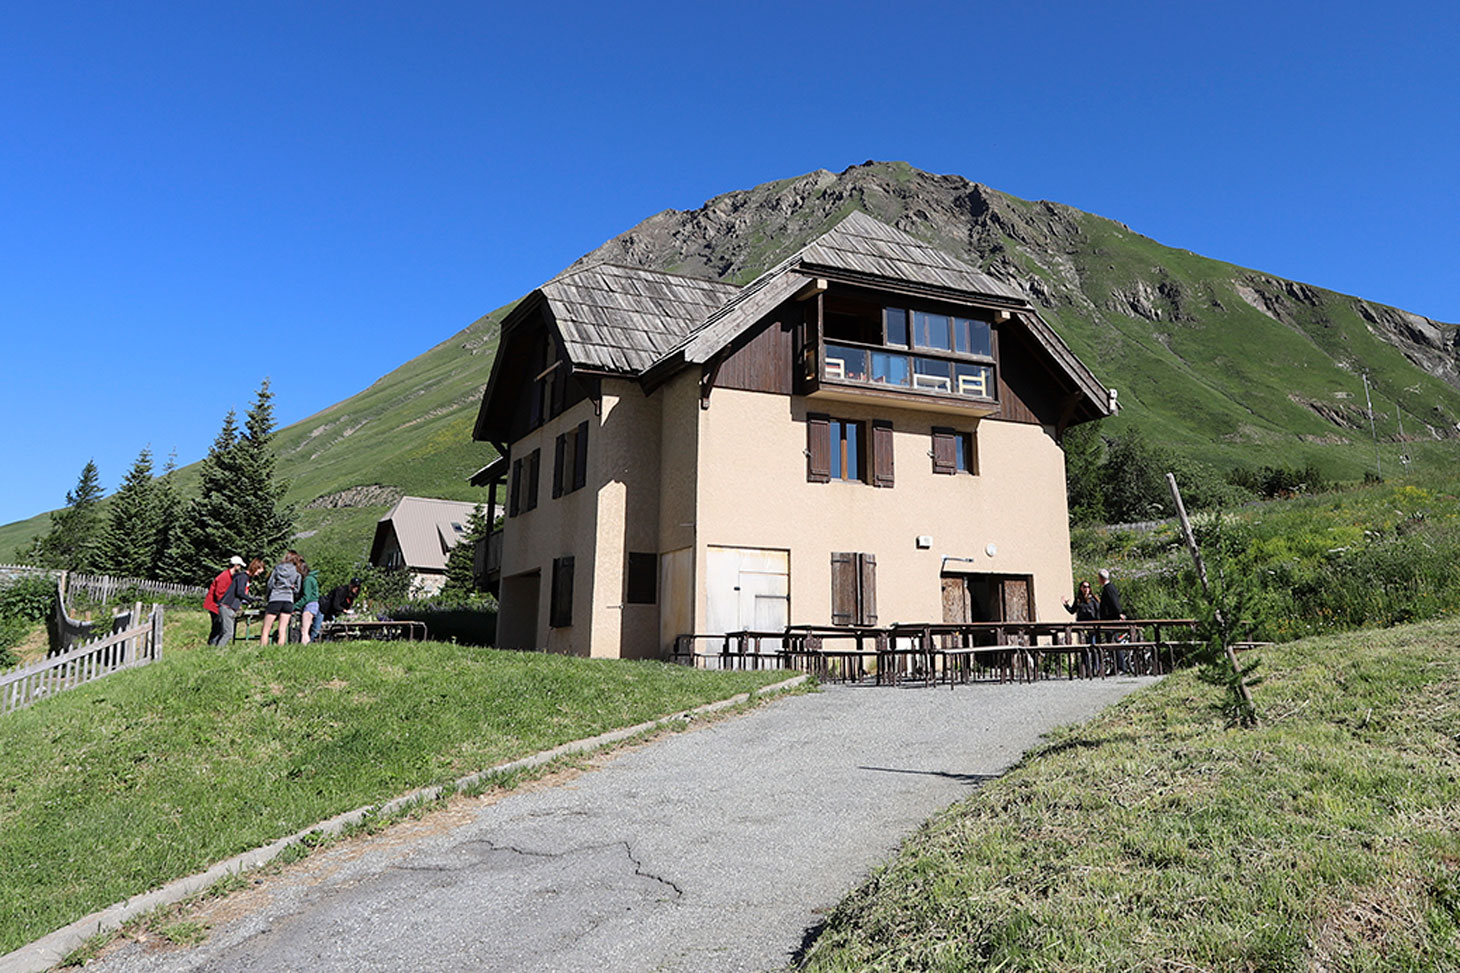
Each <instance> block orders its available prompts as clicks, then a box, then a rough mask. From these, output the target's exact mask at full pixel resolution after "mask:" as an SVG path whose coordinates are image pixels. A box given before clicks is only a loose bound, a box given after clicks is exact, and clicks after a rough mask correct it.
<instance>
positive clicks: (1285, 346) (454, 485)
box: [0, 162, 1460, 560]
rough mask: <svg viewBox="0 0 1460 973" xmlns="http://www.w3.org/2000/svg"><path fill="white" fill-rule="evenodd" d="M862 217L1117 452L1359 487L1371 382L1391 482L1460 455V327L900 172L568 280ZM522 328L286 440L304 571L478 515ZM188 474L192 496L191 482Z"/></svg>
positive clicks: (797, 234)
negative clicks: (1028, 345) (1008, 338)
mask: <svg viewBox="0 0 1460 973" xmlns="http://www.w3.org/2000/svg"><path fill="white" fill-rule="evenodd" d="M853 209H861V210H864V211H865V212H867V213H869V214H871V215H872V216H875V217H877V218H878V219H880V220H882V221H884V222H886V223H889V224H891V225H893V226H896V227H898V228H899V229H902V230H905V231H907V232H909V233H911V234H913V235H914V236H917V237H920V238H923V239H926V240H929V241H930V242H933V243H936V244H937V245H938V246H940V247H942V248H944V249H946V250H947V251H949V252H950V253H953V254H954V255H956V256H959V257H961V258H963V259H965V260H967V261H968V262H969V263H972V264H973V265H975V266H977V267H979V268H980V269H983V270H985V271H987V272H988V273H990V274H992V275H994V276H995V277H997V278H999V279H1002V280H1006V281H1008V282H1010V283H1013V284H1015V285H1017V286H1019V287H1021V288H1023V289H1024V290H1025V291H1027V292H1028V293H1029V294H1030V295H1031V296H1032V297H1033V299H1034V300H1035V302H1036V303H1037V304H1039V305H1040V306H1041V308H1042V309H1043V313H1044V316H1045V318H1046V320H1048V321H1049V323H1050V324H1051V325H1052V326H1053V327H1054V328H1055V330H1057V331H1058V332H1059V333H1060V335H1061V336H1062V337H1063V338H1064V340H1065V341H1066V342H1067V343H1068V344H1069V345H1070V347H1071V348H1073V349H1074V351H1075V352H1076V353H1077V354H1078V355H1080V357H1081V358H1082V359H1083V360H1084V361H1085V362H1086V364H1088V365H1089V366H1090V367H1091V368H1092V369H1093V370H1094V372H1095V374H1096V375H1097V376H1098V377H1099V378H1100V379H1101V381H1102V382H1104V383H1105V384H1106V385H1108V386H1112V387H1114V388H1116V389H1118V390H1119V393H1120V400H1119V401H1120V404H1121V413H1120V415H1119V416H1117V417H1116V418H1114V419H1111V420H1108V421H1107V423H1106V426H1107V428H1108V429H1109V430H1110V431H1111V432H1118V431H1120V430H1122V429H1124V428H1126V427H1128V426H1130V425H1132V424H1135V425H1139V426H1141V427H1142V429H1143V430H1144V431H1145V432H1146V433H1147V435H1148V437H1149V438H1151V439H1153V440H1157V441H1160V442H1163V443H1165V444H1167V445H1168V446H1170V447H1171V448H1173V449H1174V450H1176V451H1177V452H1179V453H1182V454H1184V455H1188V456H1191V457H1194V458H1198V459H1201V460H1204V461H1206V462H1208V463H1211V464H1213V465H1215V466H1219V467H1233V466H1248V467H1256V466H1261V465H1265V464H1266V465H1285V466H1304V465H1307V464H1309V463H1313V464H1315V465H1317V466H1318V467H1319V468H1320V469H1323V470H1324V471H1325V472H1327V473H1328V474H1329V475H1330V476H1333V477H1336V478H1343V479H1355V478H1357V477H1359V476H1361V475H1362V473H1363V471H1364V470H1365V469H1366V468H1371V467H1372V463H1373V460H1374V449H1375V447H1374V444H1373V441H1372V439H1371V438H1370V436H1371V433H1370V429H1369V420H1368V416H1367V413H1366V411H1365V405H1364V387H1363V381H1362V379H1361V377H1360V375H1361V373H1363V372H1367V374H1368V377H1369V382H1370V386H1371V388H1372V390H1373V395H1374V410H1375V428H1376V431H1377V434H1378V437H1379V438H1380V440H1381V441H1382V442H1384V443H1385V444H1387V445H1386V446H1385V447H1384V448H1385V449H1386V450H1387V454H1386V456H1385V464H1386V469H1391V468H1394V467H1391V466H1390V464H1391V463H1397V459H1398V455H1399V453H1400V452H1401V451H1403V452H1406V453H1408V454H1410V455H1411V456H1412V457H1413V459H1414V462H1415V463H1416V464H1418V465H1421V466H1425V465H1430V466H1439V465H1440V464H1453V463H1454V462H1455V459H1456V453H1457V451H1460V445H1457V439H1460V425H1457V423H1460V328H1457V327H1456V326H1455V325H1452V324H1443V323H1439V322H1436V321H1432V320H1430V319H1428V318H1424V317H1420V316H1419V315H1416V314H1411V313H1409V312H1406V311H1401V310H1398V309H1396V308H1392V307H1386V306H1384V305H1380V304H1375V303H1373V302H1370V301H1365V300H1362V299H1361V298H1357V297H1351V296H1347V295H1343V294H1338V293H1336V292H1333V291H1329V290H1324V289H1322V288H1317V287H1313V286H1310V285H1307V284H1302V283H1297V282H1294V281H1289V280H1283V279H1281V278H1278V277H1275V276H1273V275H1271V274H1264V273H1262V272H1260V271H1256V270H1251V269H1247V268H1243V267H1239V266H1236V265H1234V264H1229V263H1224V262H1221V261H1216V260H1210V259H1208V258H1205V257H1201V256H1199V255H1197V254H1194V253H1192V252H1190V251H1188V250H1180V249H1174V248H1171V247H1167V246H1164V245H1162V244H1160V243H1157V242H1156V241H1154V240H1151V239H1149V238H1147V237H1144V236H1141V235H1140V234H1139V233H1136V232H1134V231H1133V230H1131V228H1130V227H1128V226H1126V225H1124V224H1122V223H1118V222H1115V221H1113V220H1109V219H1105V218H1103V217H1099V216H1095V215H1092V214H1090V213H1085V212H1082V211H1081V210H1077V209H1074V208H1072V207H1069V206H1064V205H1061V204H1058V203H1051V202H1046V201H1037V202H1031V201H1028V200H1022V199H1017V198H1015V197H1013V196H1009V195H1007V194H1004V193H1000V192H998V191H997V190H994V189H990V188H989V187H987V186H982V185H979V184H977V183H973V182H969V181H968V180H966V179H964V178H963V177H961V176H956V175H935V174H931V173H926V172H922V171H920V170H917V169H914V168H912V167H911V166H908V165H906V164H904V163H898V162H886V163H877V162H869V163H867V164H865V165H861V166H854V167H852V168H850V169H847V170H846V171H844V172H841V173H831V172H827V171H825V170H818V171H816V172H811V173H807V174H805V175H802V176H797V177H795V178H792V179H783V180H780V181H778V182H772V183H767V184H765V185H762V186H757V187H755V188H753V189H748V190H742V191H736V192H730V193H726V194H724V195H722V196H717V197H715V198H714V199H711V200H709V201H708V202H706V203H705V205H704V206H702V207H700V208H699V209H697V210H693V211H677V210H665V211H664V212H662V213H658V214H656V215H654V216H651V217H649V218H648V219H646V220H644V221H643V222H642V223H640V224H638V225H637V226H635V227H633V228H632V229H630V230H628V231H627V232H625V233H623V234H621V235H619V236H617V237H615V238H613V239H612V240H609V241H608V242H607V243H605V244H603V245H602V246H601V247H599V248H598V249H596V250H594V251H592V252H591V253H589V254H586V255H585V256H584V257H582V258H581V259H580V260H579V261H578V262H577V263H576V264H575V265H574V266H578V265H581V264H586V263H594V262H604V261H607V262H614V263H621V264H629V265H632V266H642V267H649V268H654V269H659V270H666V271H672V272H676V273H682V274H691V275H697V276H705V277H714V278H717V279H721V280H729V281H733V282H736V283H744V282H746V281H749V280H751V279H753V278H754V277H756V276H757V275H759V274H760V273H761V272H762V271H764V270H766V269H768V268H769V267H772V266H774V265H775V264H776V263H777V262H778V261H780V260H781V259H783V258H785V257H787V256H789V255H790V254H791V253H793V252H794V251H795V250H796V249H797V248H799V247H800V246H802V245H803V244H805V243H806V242H807V241H808V240H810V239H811V238H812V237H814V236H817V235H819V234H820V233H822V232H824V231H825V230H827V229H828V228H830V226H831V225H833V224H834V223H835V222H836V221H837V220H839V219H840V218H841V217H843V216H844V215H846V214H847V213H849V212H851V211H852V210H853ZM526 283H527V284H529V285H530V286H533V287H535V286H537V285H538V284H540V283H542V282H541V281H530V282H526ZM510 310H511V305H508V306H506V307H503V308H499V309H497V310H496V311H493V312H491V313H490V314H487V315H486V316H484V317H482V318H480V319H478V320H477V321H475V322H474V323H472V324H471V325H470V326H469V327H467V328H466V329H464V330H462V331H461V332H459V333H457V334H456V335H454V336H452V337H451V338H449V339H448V340H446V341H444V342H442V343H441V344H439V345H437V346H436V347H434V348H432V349H431V350H429V351H427V352H425V353H424V354H422V355H420V356H418V357H416V358H414V359H412V360H411V361H409V362H407V363H405V364H404V365H402V366H401V367H400V368H398V369H396V370H395V371H393V372H391V373H390V374H389V375H386V376H384V377H383V378H381V379H380V380H378V381H377V382H375V383H374V384H373V385H371V386H370V387H369V388H367V389H365V390H364V391H363V392H360V393H359V394H358V395H355V396H352V397H351V398H349V399H346V400H344V401H343V402H340V403H338V404H336V405H334V406H331V407H330V408H328V409H325V410H324V411H323V412H320V413H318V414H317V415H314V416H310V417H309V418H308V419H305V420H303V421H302V422H298V423H296V424H294V425H292V426H289V427H287V428H285V429H283V430H281V431H280V433H279V436H278V448H279V470H280V473H281V475H282V476H284V477H285V478H287V479H288V480H289V481H290V489H289V494H288V496H289V499H290V500H291V501H293V502H295V503H297V504H299V505H300V507H301V511H300V518H299V519H300V527H301V530H302V531H303V532H304V533H305V534H306V535H307V536H306V537H305V538H304V539H303V540H302V541H301V543H300V545H299V546H300V549H301V550H303V551H304V552H305V553H306V555H308V554H309V553H310V552H311V550H312V549H315V548H333V549H336V550H349V551H350V552H352V553H354V552H358V551H360V550H362V549H363V548H364V547H365V546H366V545H368V543H369V539H370V536H371V533H372V531H373V524H374V521H375V520H376V519H377V518H379V517H380V516H381V515H382V514H383V513H384V512H385V511H386V510H387V509H388V508H389V506H390V504H391V503H393V502H394V500H395V499H396V498H397V497H399V496H400V495H401V494H404V493H410V494H417V495H426V496H439V497H445V498H448V499H457V500H472V499H481V497H482V493H481V491H480V490H477V489H475V488H473V487H470V486H468V485H467V483H466V478H467V476H469V475H470V474H471V472H472V471H474V470H476V469H478V468H480V467H481V466H483V465H485V464H486V462H487V461H488V460H490V459H491V458H492V456H493V451H492V449H491V447H489V446H487V445H485V444H480V443H473V442H472V441H471V426H472V422H473V420H474V418H475V415H476V408H477V405H478V403H479V402H480V398H481V390H482V387H483V385H484V384H485V382H486V380H487V376H488V374H489V372H490V370H491V363H492V356H493V355H494V354H495V352H496V347H497V337H498V327H499V324H500V322H501V320H502V318H503V317H504V316H505V314H506V313H507V312H508V311H510ZM220 418H221V417H220ZM1401 425H1402V433H1401ZM1401 440H1402V442H1401ZM180 472H181V473H182V474H183V477H184V482H185V483H186V481H187V478H188V476H189V473H190V471H188V470H183V471H180ZM46 526H47V521H46V518H45V516H44V515H41V516H39V517H37V518H32V519H31V520H29V521H24V522H22V523H19V524H12V525H9V526H6V527H0V560H4V559H8V555H9V554H10V552H12V551H14V549H15V548H16V547H17V546H18V545H19V544H21V543H22V542H23V541H24V540H25V539H26V538H28V537H29V536H32V535H33V534H34V533H36V532H38V531H41V530H44V529H45V528H46Z"/></svg>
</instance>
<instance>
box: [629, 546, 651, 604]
mask: <svg viewBox="0 0 1460 973" xmlns="http://www.w3.org/2000/svg"><path fill="white" fill-rule="evenodd" d="M658 588H659V555H657V554H640V553H636V552H634V551H630V552H629V563H628V570H626V571H625V572H624V604H626V605H652V604H654V602H655V601H656V600H657V598H658Z"/></svg>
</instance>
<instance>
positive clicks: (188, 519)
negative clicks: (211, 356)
mask: <svg viewBox="0 0 1460 973" xmlns="http://www.w3.org/2000/svg"><path fill="white" fill-rule="evenodd" d="M237 446H238V422H237V420H236V419H235V418H234V412H233V410H232V409H229V410H228V414H227V415H226V416H224V417H223V428H222V429H220V430H219V431H218V435H217V436H216V437H215V438H214V440H213V445H212V447H210V448H209V450H208V455H207V456H205V457H203V461H202V462H201V463H199V464H198V495H197V496H195V497H193V498H192V499H191V500H189V501H188V503H187V506H186V507H185V508H184V510H183V513H182V516H181V518H180V519H179V521H178V523H177V525H176V527H175V529H174V530H173V531H172V543H171V546H170V547H169V549H168V553H167V558H166V562H165V564H164V565H163V568H162V572H161V573H162V576H163V578H164V579H165V580H168V581H176V582H179V583H183V584H207V583H208V582H209V581H211V580H212V579H213V575H215V574H216V573H217V572H218V571H219V570H220V569H221V568H222V566H223V565H225V564H227V563H228V559H229V558H230V557H231V556H233V555H234V554H238V555H239V556H240V557H244V556H245V555H244V550H243V548H242V546H241V541H242V538H241V536H240V535H239V533H238V531H237V529H236V523H235V521H236V517H235V516H234V514H233V513H232V511H231V510H230V505H231V501H230V497H232V496H234V488H233V486H232V483H233V480H235V479H236V472H235V469H234V467H235V466H236V459H235V456H234V454H235V452H236V449H237Z"/></svg>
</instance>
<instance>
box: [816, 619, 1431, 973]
mask: <svg viewBox="0 0 1460 973" xmlns="http://www.w3.org/2000/svg"><path fill="white" fill-rule="evenodd" d="M1457 643H1460V621H1457V620H1456V619H1453V618H1452V619H1448V620H1443V621H1436V622H1428V623H1424V624H1420V625H1414V626H1409V627H1400V628H1393V629H1389V630H1385V631H1379V632H1374V631H1370V632H1361V633H1349V634H1346V635H1341V636H1329V637H1323V638H1315V639H1309V640H1306V641H1301V642H1295V643H1290V644H1287V645H1284V646H1279V647H1273V648H1270V649H1266V650H1264V651H1263V652H1262V662H1263V665H1262V671H1263V672H1265V673H1266V675H1267V681H1266V682H1265V683H1263V684H1262V685H1260V686H1259V687H1258V688H1257V690H1256V695H1257V702H1258V706H1259V709H1260V710H1261V712H1262V713H1263V715H1264V717H1265V719H1264V722H1263V723H1262V725H1261V726H1260V727H1259V728H1258V729H1256V730H1248V731H1244V730H1239V729H1231V728H1228V727H1227V726H1226V725H1224V723H1223V722H1222V720H1221V718H1220V717H1219V716H1217V715H1216V714H1215V713H1214V712H1213V710H1212V708H1211V707H1212V703H1213V702H1214V700H1215V695H1214V690H1212V689H1211V688H1210V687H1208V686H1206V685H1204V684H1202V683H1200V682H1199V681H1197V680H1196V678H1195V676H1194V674H1193V673H1190V672H1182V673H1178V674H1177V675H1174V676H1172V677H1170V678H1168V679H1167V680H1165V681H1164V682H1163V683H1161V684H1159V685H1157V686H1154V687H1152V688H1150V689H1147V690H1145V691H1143V692H1141V693H1139V694H1137V695H1136V696H1133V697H1131V698H1129V699H1127V700H1126V701H1124V702H1123V703H1122V704H1120V705H1119V706H1117V707H1115V708H1113V709H1112V710H1110V711H1108V712H1107V713H1106V714H1104V715H1103V716H1101V717H1100V718H1098V719H1096V720H1094V721H1093V722H1091V723H1089V724H1087V725H1084V726H1082V727H1079V728H1075V729H1070V730H1066V731H1065V732H1062V733H1059V734H1056V735H1055V736H1054V738H1053V739H1052V741H1051V742H1050V743H1049V744H1048V745H1047V746H1045V747H1043V748H1042V749H1041V750H1039V751H1037V752H1035V753H1032V754H1031V755H1029V756H1027V757H1026V758H1025V760H1024V761H1022V763H1021V764H1020V765H1019V766H1018V767H1017V768H1016V769H1015V770H1013V771H1012V772H1010V773H1009V774H1008V775H1007V776H1005V777H1003V778H1001V779H1000V780H997V781H995V782H993V783H991V784H989V785H987V786H985V787H984V788H982V789H981V790H980V791H979V793H978V794H977V795H975V796H974V797H972V798H970V799H969V800H966V801H964V802H962V803H960V804H957V805H955V806H953V807H952V808H950V809H949V810H947V811H946V812H944V813H943V814H941V815H939V816H938V817H937V818H935V819H934V820H932V821H931V822H929V823H928V824H927V825H925V826H924V827H923V828H922V830H921V831H920V832H919V833H918V834H917V835H916V836H914V837H913V838H912V839H910V840H909V841H908V842H907V844H906V845H905V847H904V848H903V849H902V852H901V853H900V854H899V856H898V857H897V858H896V860H895V861H893V862H892V863H891V864H890V865H888V866H887V867H886V868H885V869H884V870H882V871H881V872H880V873H879V874H877V875H876V876H875V877H873V878H872V879H871V880H870V881H868V882H867V883H866V884H865V885H864V886H863V887H862V888H860V889H859V890H857V891H856V892H855V893H853V894H852V895H851V896H850V897H849V898H847V899H846V900H845V901H844V902H843V903H842V904H841V905H840V906H839V907H838V908H837V909H836V910H835V912H834V913H833V914H832V916H831V917H830V919H829V921H828V925H827V927H826V929H825V931H824V933H823V935H822V936H821V938H820V940H819V941H818V942H817V943H816V944H815V946H814V947H813V949H812V950H811V951H810V953H809V955H808V958H807V961H806V963H805V964H804V969H806V970H814V971H834V970H858V971H861V970H950V971H951V970H969V969H979V970H983V969H988V970H1002V971H1016V970H1040V971H1081V970H1172V971H1175V970H1252V971H1257V970H1263V971H1279V970H1294V971H1297V970H1309V969H1316V970H1328V971H1348V970H1353V971H1358V970H1364V971H1378V970H1439V969H1460V828H1457V827H1456V823H1455V821H1456V813H1455V809H1456V807H1457V806H1460V781H1457V771H1460V754H1457V749H1460V748H1457V739H1460V653H1457V652H1456V650H1455V647H1456V645H1457Z"/></svg>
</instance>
